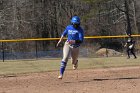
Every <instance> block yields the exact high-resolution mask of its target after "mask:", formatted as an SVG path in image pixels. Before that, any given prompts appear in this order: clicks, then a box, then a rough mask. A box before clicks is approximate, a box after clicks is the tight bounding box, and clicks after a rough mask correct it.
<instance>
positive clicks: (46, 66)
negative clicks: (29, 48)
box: [0, 57, 140, 75]
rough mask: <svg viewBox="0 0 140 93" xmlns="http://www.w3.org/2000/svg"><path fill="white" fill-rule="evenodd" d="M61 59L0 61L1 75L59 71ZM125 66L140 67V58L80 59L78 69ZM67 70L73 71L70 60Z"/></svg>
mask: <svg viewBox="0 0 140 93" xmlns="http://www.w3.org/2000/svg"><path fill="white" fill-rule="evenodd" d="M60 61H61V59H60V58H57V59H51V58H48V59H47V58H46V59H37V60H36V59H34V60H6V61H5V62H2V61H0V75H9V74H19V73H20V74H21V73H32V72H45V71H53V70H59V66H60ZM124 66H140V61H139V58H137V59H133V58H131V59H126V57H108V58H79V67H78V69H95V68H110V67H124ZM67 69H72V65H71V62H70V60H69V62H68V65H67Z"/></svg>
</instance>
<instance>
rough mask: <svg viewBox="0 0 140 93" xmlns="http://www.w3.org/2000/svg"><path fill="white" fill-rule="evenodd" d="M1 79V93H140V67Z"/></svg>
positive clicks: (14, 76)
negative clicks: (62, 75)
mask: <svg viewBox="0 0 140 93" xmlns="http://www.w3.org/2000/svg"><path fill="white" fill-rule="evenodd" d="M58 73H59V71H53V72H43V73H30V74H19V75H13V76H12V75H11V76H1V77H0V93H139V91H140V88H139V87H140V67H125V68H123V67H122V68H107V69H81V70H80V69H79V70H66V72H65V75H64V78H63V79H62V80H58V79H57V76H58Z"/></svg>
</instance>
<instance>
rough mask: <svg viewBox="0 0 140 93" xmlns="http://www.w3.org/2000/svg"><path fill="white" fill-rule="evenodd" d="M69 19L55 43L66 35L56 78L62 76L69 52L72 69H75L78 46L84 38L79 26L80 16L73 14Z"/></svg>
mask: <svg viewBox="0 0 140 93" xmlns="http://www.w3.org/2000/svg"><path fill="white" fill-rule="evenodd" d="M70 21H71V24H70V25H68V26H67V27H66V29H65V30H64V32H63V33H62V35H61V38H60V40H59V41H58V43H57V46H59V44H60V43H61V41H62V40H63V38H64V37H65V36H67V40H66V42H65V44H64V47H63V59H62V61H61V66H60V75H59V76H58V79H62V78H63V74H64V71H65V68H66V66H67V62H68V58H69V55H70V54H71V59H72V64H73V69H74V70H75V69H77V66H78V54H79V46H80V44H81V43H82V42H83V39H84V31H83V29H82V28H81V27H80V18H79V17H78V16H73V17H72V18H71V20H70Z"/></svg>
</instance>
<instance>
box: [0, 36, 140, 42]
mask: <svg viewBox="0 0 140 93" xmlns="http://www.w3.org/2000/svg"><path fill="white" fill-rule="evenodd" d="M126 37H128V36H127V35H118V36H88V37H84V38H85V39H101V38H126ZM132 37H140V35H132ZM59 39H60V38H31V39H11V40H0V42H25V41H47V40H59ZM64 39H66V38H64Z"/></svg>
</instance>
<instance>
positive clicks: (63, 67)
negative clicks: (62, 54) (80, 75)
mask: <svg viewBox="0 0 140 93" xmlns="http://www.w3.org/2000/svg"><path fill="white" fill-rule="evenodd" d="M66 65H67V63H66V62H64V61H62V62H61V67H60V75H62V76H63V74H64V71H65V68H66Z"/></svg>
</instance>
